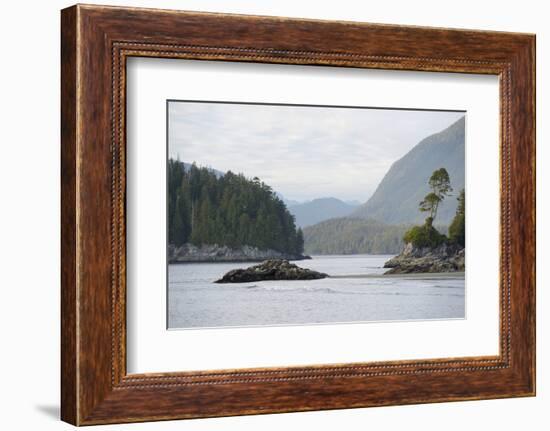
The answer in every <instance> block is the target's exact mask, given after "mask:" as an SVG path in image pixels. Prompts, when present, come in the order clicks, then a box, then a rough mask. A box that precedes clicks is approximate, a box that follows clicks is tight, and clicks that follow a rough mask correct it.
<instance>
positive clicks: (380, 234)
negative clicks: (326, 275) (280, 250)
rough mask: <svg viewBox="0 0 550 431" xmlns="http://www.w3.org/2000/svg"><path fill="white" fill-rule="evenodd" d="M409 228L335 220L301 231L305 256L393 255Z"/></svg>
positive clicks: (370, 221) (360, 220)
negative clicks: (302, 232)
mask: <svg viewBox="0 0 550 431" xmlns="http://www.w3.org/2000/svg"><path fill="white" fill-rule="evenodd" d="M408 228H409V226H406V225H399V226H391V225H387V224H385V223H381V222H379V221H376V220H364V219H357V218H347V217H341V218H335V219H330V220H325V221H323V222H321V223H318V224H316V225H313V226H308V227H306V228H305V229H304V241H305V251H306V253H307V254H358V253H369V254H393V253H399V251H400V250H401V249H402V248H403V235H404V233H405V232H406V231H407V229H408Z"/></svg>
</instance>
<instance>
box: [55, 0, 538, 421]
mask: <svg viewBox="0 0 550 431" xmlns="http://www.w3.org/2000/svg"><path fill="white" fill-rule="evenodd" d="M61 17H62V20H61V21H62V26H61V50H62V56H61V72H62V76H61V79H62V81H61V82H62V92H61V130H62V133H61V140H62V146H61V161H62V163H61V170H62V175H61V177H62V180H61V190H62V199H61V206H62V216H61V226H62V241H61V253H62V256H61V257H62V286H61V293H62V295H61V306H62V324H61V339H62V344H61V354H62V364H61V365H62V373H61V376H62V378H61V388H62V391H61V392H62V395H61V416H62V419H63V420H65V421H67V422H70V423H72V424H75V425H88V424H102V423H114V422H137V421H148V420H162V419H177V418H194V417H209V416H227V415H240V414H257V413H272V412H288V411H306V410H321V409H338V408H351V407H366V406H381V405H390V404H411V403H425V402H441V401H450V400H473V399H481V398H484V399H487V398H502V397H513V396H530V395H534V393H535V104H534V102H535V36H534V35H528V34H513V33H501V32H486V31H469V30H449V29H436V28H423V27H402V26H391V25H376V24H363V23H353V22H330V21H313V20H298V19H286V18H275V17H253V16H242V15H220V14H211V13H196V12H177V11H166V10H152V9H151V10H147V9H132V8H119V7H102V6H81V5H77V6H73V7H70V8H68V9H65V10H63V11H62V14H61ZM130 56H142V57H164V58H185V59H199V60H223V61H241V62H257V63H285V64H301V65H331V66H341V67H356V68H376V69H402V70H420V71H442V72H462V73H481V74H494V75H498V76H499V77H500V106H501V112H500V116H501V135H500V136H501V142H500V147H501V196H500V202H501V217H500V226H501V242H500V247H501V261H500V274H501V277H500V291H501V295H500V298H501V301H500V304H501V306H500V316H501V319H500V321H501V325H500V326H501V327H500V337H501V341H500V354H499V355H498V356H494V357H461V358H443V359H433V360H422V361H401V362H381V363H354V364H336V365H334V364H331V365H326V366H303V367H292V368H266V369H244V370H227V371H211V370H206V371H203V372H180V373H159V374H140V375H136V374H130V375H128V374H127V373H126V366H125V364H126V350H125V334H126V328H125V295H126V285H125V250H126V249H125V190H126V187H125V181H126V177H125V151H126V147H125V145H126V144H125V142H126V141H125V97H126V94H125V82H126V81H125V76H126V67H125V65H126V59H127V58H128V57H130ZM495 222H496V220H495Z"/></svg>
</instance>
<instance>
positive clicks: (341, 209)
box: [288, 198, 357, 227]
mask: <svg viewBox="0 0 550 431" xmlns="http://www.w3.org/2000/svg"><path fill="white" fill-rule="evenodd" d="M356 208H357V205H352V204H349V203H346V202H343V201H341V200H340V199H336V198H319V199H314V200H312V201H310V202H304V203H300V204H295V205H290V206H289V207H288V210H289V211H290V213H291V214H293V215H294V217H296V225H297V226H299V227H306V226H311V225H314V224H316V223H319V222H321V221H323V220H328V219H331V218H335V217H345V216H347V215H349V214H351V213H352V211H353V210H355V209H356Z"/></svg>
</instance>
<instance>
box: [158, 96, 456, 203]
mask: <svg viewBox="0 0 550 431" xmlns="http://www.w3.org/2000/svg"><path fill="white" fill-rule="evenodd" d="M463 115H464V113H463V112H441V111H439V112H437V111H410V110H409V111H407V110H386V109H370V108H369V109H358V108H332V107H331V108H327V107H310V106H307V107H304V106H276V105H249V104H222V103H208V102H200V103H197V102H179V101H178V102H174V101H171V102H169V104H168V120H169V123H168V154H169V157H171V158H177V157H179V159H180V160H181V161H185V162H189V163H191V162H196V163H197V164H198V165H202V166H209V167H212V168H214V169H217V170H220V171H224V172H225V171H228V170H231V171H233V172H236V173H243V174H244V175H245V176H247V177H250V178H252V177H255V176H257V177H258V178H260V179H261V180H262V181H264V182H265V183H267V184H269V185H270V186H271V187H272V188H273V189H274V190H275V191H277V192H278V193H280V194H282V195H283V196H284V197H285V198H286V199H292V200H297V201H307V200H311V199H315V198H321V197H336V198H339V199H342V200H346V201H350V200H357V201H360V202H365V201H366V200H367V199H368V198H369V196H370V195H371V194H372V193H373V192H374V190H375V189H376V186H377V185H378V183H379V182H380V180H381V179H382V177H383V176H384V174H385V173H386V172H387V171H388V169H389V168H390V166H391V164H392V163H393V162H395V161H396V160H397V159H399V158H401V157H402V156H404V155H405V154H406V153H407V152H408V151H409V150H410V149H412V147H414V146H415V145H416V144H417V143H418V142H420V141H421V140H422V139H423V138H425V137H427V136H429V135H430V134H432V133H435V132H439V131H441V130H443V129H445V128H446V127H447V126H449V125H450V124H452V123H453V122H455V121H456V120H458V119H459V118H461V117H462V116H463Z"/></svg>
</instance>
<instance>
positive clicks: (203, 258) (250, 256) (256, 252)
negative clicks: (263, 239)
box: [168, 244, 311, 263]
mask: <svg viewBox="0 0 550 431" xmlns="http://www.w3.org/2000/svg"><path fill="white" fill-rule="evenodd" d="M268 259H286V260H304V259H311V257H309V256H306V255H301V254H299V255H295V254H286V253H281V252H278V251H276V250H260V249H259V248H257V247H251V246H248V245H245V246H243V247H239V248H231V247H227V246H219V245H216V244H207V245H202V246H200V247H197V246H195V245H193V244H184V245H182V246H181V247H176V246H174V245H169V246H168V262H169V263H189V262H262V261H264V260H268Z"/></svg>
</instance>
